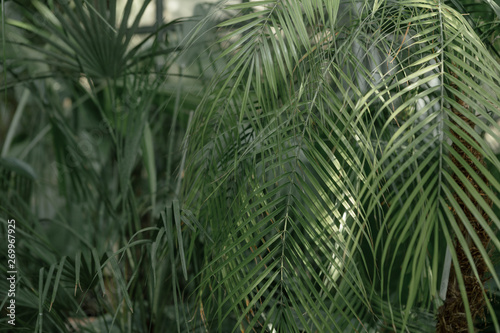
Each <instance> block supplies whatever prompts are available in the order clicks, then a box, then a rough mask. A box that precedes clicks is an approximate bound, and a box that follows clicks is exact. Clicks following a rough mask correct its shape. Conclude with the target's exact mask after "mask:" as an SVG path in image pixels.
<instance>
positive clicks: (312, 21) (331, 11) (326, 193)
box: [184, 0, 500, 332]
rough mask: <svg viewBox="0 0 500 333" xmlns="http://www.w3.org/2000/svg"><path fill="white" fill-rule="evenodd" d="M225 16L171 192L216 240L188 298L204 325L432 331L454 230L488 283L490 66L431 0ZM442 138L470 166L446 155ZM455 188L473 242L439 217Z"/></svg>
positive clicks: (467, 29)
mask: <svg viewBox="0 0 500 333" xmlns="http://www.w3.org/2000/svg"><path fill="white" fill-rule="evenodd" d="M227 10H229V11H234V12H235V13H237V14H235V16H233V18H231V19H229V20H227V21H225V22H224V23H222V24H220V25H219V28H220V30H219V34H220V36H221V38H220V47H221V51H220V56H219V59H221V61H222V63H225V66H224V67H223V69H222V70H220V71H219V72H218V74H217V75H216V77H215V78H214V81H213V83H212V89H211V91H210V92H209V93H208V94H207V95H206V96H205V99H204V100H203V102H202V104H200V106H199V107H198V109H197V112H196V113H195V116H194V119H193V123H194V124H196V126H195V130H193V131H190V132H189V136H188V140H189V155H188V156H190V159H188V161H189V162H188V167H187V171H188V176H187V177H188V178H187V181H186V183H185V185H186V186H185V192H184V195H185V200H186V202H187V204H188V205H189V206H190V207H196V210H195V215H197V216H199V219H200V222H201V223H202V224H203V225H204V226H205V228H206V229H207V230H210V234H211V237H212V238H213V239H214V240H215V243H214V245H213V246H212V245H211V246H210V247H209V248H208V250H206V251H205V254H206V258H205V260H206V265H207V266H206V267H205V269H204V271H203V284H202V285H201V286H200V296H199V301H200V304H201V305H200V306H202V309H203V310H204V314H205V317H206V323H207V325H208V326H209V328H208V331H225V330H224V329H223V327H224V325H227V324H229V325H232V326H233V327H232V329H230V331H239V330H241V331H245V332H250V331H262V332H265V331H269V332H302V331H307V332H355V331H356V332H357V331H363V332H364V331H367V332H377V331H393V330H394V331H398V332H399V331H408V332H433V331H435V317H436V315H437V310H438V308H439V306H440V305H441V304H442V299H441V297H440V292H441V293H443V292H444V294H445V295H446V287H447V280H446V279H444V282H445V284H444V290H440V289H441V288H443V287H441V277H442V275H443V273H444V272H449V270H450V266H449V264H446V263H445V253H446V250H447V249H449V251H450V253H451V258H452V263H453V267H457V266H458V264H459V263H458V259H457V256H456V251H455V249H454V243H453V241H454V239H455V237H457V239H458V240H459V243H460V244H461V245H467V244H468V243H467V242H469V241H470V242H471V244H473V245H474V248H475V249H477V251H479V252H480V253H481V256H482V257H483V258H484V260H485V263H486V266H487V267H488V269H489V271H490V273H491V278H492V281H493V282H494V284H495V285H496V286H498V284H499V283H500V280H499V279H498V276H497V273H496V271H495V262H493V261H492V260H491V259H490V256H489V253H490V252H495V253H496V252H497V251H498V249H499V248H500V242H499V239H498V237H497V232H496V231H497V228H498V226H500V220H499V219H498V214H497V213H498V209H499V208H500V201H499V200H498V193H499V191H500V182H499V179H498V175H497V174H496V173H492V172H490V171H489V170H496V169H498V168H499V167H500V161H499V159H498V156H497V155H495V153H494V152H493V151H492V150H491V148H490V146H489V144H488V142H487V141H486V140H485V139H484V133H489V134H491V135H492V136H493V137H494V138H495V139H496V140H498V139H499V137H498V134H493V131H494V130H495V131H498V129H499V125H498V124H497V122H496V120H497V119H498V118H500V101H499V99H498V96H500V88H499V82H500V67H499V65H498V59H497V58H495V57H494V55H492V54H491V53H490V51H489V50H488V49H487V47H485V45H484V44H483V42H482V41H481V38H480V37H479V36H478V35H477V33H476V32H475V31H474V29H473V28H472V27H471V25H470V24H469V23H468V22H467V21H466V19H465V18H464V16H463V15H462V14H461V13H460V12H457V11H456V10H455V9H453V8H452V7H450V6H448V5H447V4H445V3H444V2H443V1H438V0H436V1H434V0H418V1H417V0H415V1H414V0H406V1H396V0H387V1H314V0H304V1H256V2H245V3H242V4H237V5H232V6H229V7H228V8H227ZM458 100H460V101H463V102H465V103H466V105H467V107H465V106H464V105H465V104H461V103H459V102H458ZM452 108H453V109H454V110H458V113H459V114H462V115H466V117H467V118H468V119H469V120H470V121H471V122H472V123H473V124H474V125H475V126H474V127H475V128H472V127H468V126H466V125H465V124H464V121H463V120H461V119H460V118H458V116H457V115H456V114H455V113H454V112H453V110H452ZM454 132H455V133H459V135H460V136H461V137H463V138H466V141H467V144H468V145H470V146H472V147H474V148H475V150H477V151H478V152H480V154H481V156H482V157H483V158H484V160H485V161H486V162H487V166H485V165H483V164H481V161H480V160H479V159H478V158H477V157H472V156H470V159H471V162H470V161H465V160H464V159H463V158H461V157H459V156H457V154H456V152H455V151H454V150H453V148H452V145H453V144H455V145H460V142H458V141H457V138H456V137H455V136H454V134H453V133H454ZM497 133H498V132H497ZM462 149H464V148H462ZM452 158H454V159H457V160H458V163H459V164H460V169H467V168H469V169H470V168H471V166H470V165H469V164H468V163H472V164H473V166H474V167H476V168H478V169H479V170H480V172H481V173H482V174H483V175H484V177H485V178H486V179H487V181H488V183H489V185H488V184H487V183H486V182H484V181H480V180H479V177H477V176H475V177H476V181H477V182H478V184H479V185H478V189H479V191H480V192H483V193H486V196H487V197H489V198H491V200H492V201H493V207H492V208H490V207H488V204H487V203H486V201H485V200H484V199H483V198H482V197H481V196H480V195H479V193H477V192H476V191H475V190H474V189H473V188H472V189H471V187H472V185H468V186H469V187H468V188H467V190H468V191H471V192H470V193H472V194H471V198H470V200H468V199H467V195H468V194H466V193H467V192H465V189H462V188H461V187H460V186H459V185H458V184H457V183H456V181H455V180H454V179H453V178H452V176H453V175H454V174H456V173H457V172H458V173H457V174H461V172H460V171H459V169H458V168H459V167H458V166H457V165H456V164H455V163H454V162H453V161H452ZM469 169H467V170H469ZM469 172H470V171H469ZM460 177H462V178H464V177H465V176H460ZM463 181H464V183H466V184H469V182H468V181H467V180H466V179H465V180H463ZM454 194H456V195H457V196H458V197H460V198H462V200H464V202H465V206H466V207H467V208H468V209H469V210H470V211H471V212H472V214H473V215H474V216H475V218H476V219H477V223H479V225H480V226H481V227H482V228H484V230H485V232H486V233H487V234H488V236H489V237H491V243H490V244H491V245H490V246H488V247H486V248H485V247H484V246H483V245H482V244H481V242H480V241H479V238H478V236H477V234H476V233H475V230H474V228H473V227H472V225H471V222H470V221H469V219H468V218H467V217H466V216H465V214H459V217H458V219H457V220H456V219H455V217H454V216H453V214H452V213H451V211H450V208H451V209H452V210H454V211H461V208H460V206H458V203H457V201H456V199H455V198H454ZM473 201H476V202H478V206H477V207H476V205H475V204H474V203H473ZM481 210H484V211H486V212H487V216H488V219H485V218H484V216H482V215H481ZM490 222H491V224H490ZM462 224H463V225H464V226H465V228H466V229H467V230H468V231H469V237H470V239H469V240H466V239H465V238H464V237H463V236H462V234H461V233H460V232H459V226H460V225H462ZM466 248H467V249H468V248H469V247H466ZM465 252H466V254H467V256H468V258H469V260H470V262H471V265H472V266H473V267H476V263H474V261H473V259H472V258H473V256H472V254H471V251H470V250H466V251H465ZM452 269H453V268H452ZM455 271H456V273H457V275H458V283H459V285H460V288H461V289H462V290H463V291H464V282H463V276H462V273H461V272H460V271H459V270H455ZM476 274H477V272H476ZM482 292H483V293H486V292H487V291H486V290H485V289H484V288H483V290H482ZM461 296H462V298H463V299H464V302H465V304H466V306H465V308H466V312H467V318H468V330H469V331H471V332H472V331H473V325H474V324H473V322H472V319H471V318H472V315H471V312H470V309H468V306H467V304H468V303H467V298H466V297H465V294H464V292H462V294H461ZM487 304H488V307H489V309H490V313H491V315H492V318H491V323H492V325H494V327H495V328H496V329H497V330H498V327H499V326H498V322H497V319H496V317H495V316H494V312H493V311H491V310H492V306H491V304H490V301H489V300H487Z"/></svg>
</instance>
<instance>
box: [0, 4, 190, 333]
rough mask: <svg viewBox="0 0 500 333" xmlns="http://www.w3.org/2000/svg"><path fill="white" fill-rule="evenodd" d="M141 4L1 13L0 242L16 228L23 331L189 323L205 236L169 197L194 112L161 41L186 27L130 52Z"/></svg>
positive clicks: (170, 48) (172, 54) (32, 7)
mask: <svg viewBox="0 0 500 333" xmlns="http://www.w3.org/2000/svg"><path fill="white" fill-rule="evenodd" d="M149 3H150V1H144V3H141V5H140V6H139V9H138V11H137V14H132V13H134V11H133V10H132V7H133V6H136V5H137V3H136V2H135V3H134V1H132V0H130V1H124V2H123V5H124V7H123V8H122V9H121V10H120V9H119V8H118V7H119V6H118V4H117V1H107V0H102V1H71V2H70V1H48V2H42V1H33V2H31V3H30V4H29V5H26V6H24V5H23V4H22V3H18V2H8V3H7V4H5V6H2V10H5V11H6V12H7V15H6V18H5V19H4V20H3V21H2V22H3V25H2V27H3V29H2V36H3V38H2V44H3V45H5V48H4V50H5V53H4V55H3V59H2V69H3V71H2V72H3V73H5V75H3V77H2V91H3V92H4V93H5V94H2V100H3V101H4V103H2V108H3V109H2V116H5V124H6V125H9V127H8V128H7V127H5V128H4V127H3V125H2V128H1V129H0V134H1V137H2V139H4V138H5V141H3V142H2V157H1V159H0V207H1V208H0V211H1V216H2V217H1V218H0V222H1V229H0V230H1V232H0V237H1V238H2V239H6V238H7V235H6V230H7V221H8V220H11V219H15V221H16V243H15V246H16V264H17V271H18V274H17V278H18V284H17V288H16V297H15V300H16V328H17V329H19V330H20V331H28V332H68V331H74V330H76V331H82V332H83V331H85V332H146V331H147V332H165V331H168V330H169V329H170V328H171V327H175V326H177V327H178V328H179V329H183V330H184V329H185V327H186V322H187V321H188V320H189V319H190V318H191V317H192V313H191V312H192V311H193V308H194V302H192V301H191V302H189V301H188V300H185V299H184V297H185V296H184V293H189V292H192V291H193V290H194V285H193V284H190V285H189V284H188V280H189V281H191V280H192V279H193V277H194V276H195V275H196V272H197V269H198V267H199V265H200V263H199V260H200V258H199V256H200V255H199V253H198V252H196V251H195V249H196V248H198V247H199V246H198V245H199V239H198V231H197V230H198V228H199V226H200V225H199V223H198V222H196V219H195V218H194V216H193V214H192V213H190V211H189V210H187V209H186V208H184V207H182V206H181V205H180V204H179V202H178V201H177V200H176V198H175V194H176V188H177V187H179V185H178V184H177V183H178V180H177V178H178V175H180V174H182V172H181V171H180V170H179V164H180V162H181V160H182V152H181V150H180V149H179V148H178V146H179V144H180V142H181V140H182V137H183V136H184V131H185V129H186V127H187V122H188V119H189V110H190V109H193V106H195V105H197V104H198V98H197V97H196V96H195V95H193V94H191V93H188V92H187V89H186V88H185V87H184V86H183V85H182V84H180V83H181V81H180V80H179V79H176V77H174V78H172V76H170V74H176V73H175V68H174V69H172V65H174V64H175V62H176V59H177V57H178V55H179V51H180V48H179V47H178V46H177V44H178V43H177V42H176V39H175V36H174V37H171V38H170V39H169V40H167V39H165V38H164V36H165V35H167V34H172V31H173V30H172V29H173V28H175V27H176V25H177V24H179V23H181V22H182V21H181V20H178V21H175V22H170V23H168V24H165V25H162V26H160V27H159V28H158V29H157V31H155V32H153V33H151V34H148V35H147V36H143V38H142V39H140V38H139V41H137V38H138V34H137V33H138V28H139V26H138V24H139V21H140V19H141V16H142V15H143V13H144V12H145V9H146V6H147V5H148V4H149ZM3 13H4V12H3ZM120 13H121V14H120ZM179 38H180V37H179ZM181 75H182V74H181ZM178 76H179V75H178ZM185 80H188V79H185ZM181 101H184V102H185V103H184V104H182V103H180V102H181ZM166 129H167V130H166ZM165 143H166V144H165ZM167 156H168V158H167ZM167 172H168V174H167ZM179 178H180V177H179ZM179 181H180V179H179ZM177 192H178V190H177ZM172 202H173V208H172ZM167 207H168V209H169V211H171V212H172V211H173V217H172V216H169V217H167V218H166V219H164V220H162V219H161V217H160V213H161V212H163V211H165V209H167ZM186 226H188V227H189V228H188V229H187V230H186ZM172 228H173V230H176V234H172V232H171V230H172ZM167 230H168V232H167ZM2 244H6V243H4V242H2ZM1 252H2V254H0V259H1V260H2V261H3V262H7V249H6V248H4V247H2V251H1ZM6 270H7V268H6V267H5V266H2V271H3V272H4V273H5V271H6ZM165 285H168V286H169V287H168V288H165V287H164V286H165ZM0 288H3V289H2V290H8V281H6V280H5V279H3V280H2V281H1V282H0ZM7 301H9V298H8V297H7V295H4V294H2V298H1V299H0V303H2V309H4V305H5V302H7ZM4 314H5V312H4V311H3V310H2V316H1V318H0V331H2V332H10V331H11V330H12V329H13V327H12V326H11V325H9V324H7V320H8V319H9V318H8V317H7V316H6V315H4Z"/></svg>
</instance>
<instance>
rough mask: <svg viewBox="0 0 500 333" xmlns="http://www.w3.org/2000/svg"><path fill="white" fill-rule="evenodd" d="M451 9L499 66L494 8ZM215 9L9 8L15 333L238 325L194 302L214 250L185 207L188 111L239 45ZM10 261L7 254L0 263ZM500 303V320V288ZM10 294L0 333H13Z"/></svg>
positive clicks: (99, 0)
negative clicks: (464, 20)
mask: <svg viewBox="0 0 500 333" xmlns="http://www.w3.org/2000/svg"><path fill="white" fill-rule="evenodd" d="M239 2H240V1H233V2H232V3H239ZM241 2H242V3H245V2H247V1H241ZM160 3H161V4H160ZM195 3H196V4H195ZM447 3H448V4H449V5H450V6H452V7H454V8H456V9H457V10H458V11H460V12H462V13H464V15H466V18H467V20H468V21H469V22H470V23H471V25H472V26H473V28H474V29H475V30H476V31H477V34H478V35H479V36H480V37H481V39H482V41H483V42H484V43H485V45H486V46H487V47H488V48H490V50H491V51H492V53H493V54H495V56H496V60H497V61H499V60H500V58H499V52H500V39H499V32H500V30H499V20H498V17H499V12H498V10H497V9H496V8H498V7H495V6H491V5H488V4H487V3H486V2H482V1H473V0H470V1H462V0H449V1H448V2H447ZM221 8H222V5H220V4H215V3H205V2H203V3H202V2H201V1H189V5H188V2H186V1H182V0H179V1H173V0H164V1H153V0H151V1H149V0H145V1H134V0H122V1H115V0H92V1H90V0H44V1H42V0H40V1H38V0H33V1H28V0H15V1H9V0H3V1H2V8H1V10H2V13H1V14H2V22H1V27H0V28H1V49H2V52H1V53H2V54H1V68H2V71H1V73H2V75H1V77H0V82H1V83H2V84H1V100H2V102H1V103H0V140H1V141H0V143H1V144H0V147H1V155H0V222H1V224H2V228H1V229H0V237H1V239H2V240H3V239H6V224H7V220H8V219H15V220H16V228H17V229H16V260H17V262H16V264H17V270H18V284H17V293H16V329H17V330H19V331H26V332H173V331H179V332H198V331H200V332H206V331H216V330H217V331H223V332H230V331H232V330H233V328H234V327H235V325H237V324H238V322H239V318H238V315H237V314H236V313H234V314H231V315H228V316H227V317H225V318H222V316H223V314H225V313H231V310H234V309H233V308H234V307H235V305H230V304H225V305H223V306H222V307H221V308H220V309H219V310H218V311H215V312H212V313H211V314H213V317H208V318H207V317H206V316H205V312H204V309H203V307H200V303H198V302H197V301H198V300H199V298H198V297H200V295H201V294H202V291H206V290H200V289H199V286H200V285H201V286H208V284H207V283H206V281H203V280H202V275H200V273H202V271H203V269H205V268H206V267H205V264H206V260H207V253H208V252H210V251H211V249H215V248H216V247H214V245H213V244H214V240H213V239H212V238H211V234H212V231H213V230H211V229H210V228H209V227H207V225H208V224H205V223H203V221H199V219H200V216H197V214H195V213H194V209H195V208H196V207H189V206H186V205H185V202H184V198H183V197H182V196H181V194H182V191H181V189H182V187H183V186H184V185H183V179H184V174H185V172H186V170H185V169H186V149H187V148H188V146H189V138H186V137H185V133H186V132H187V130H188V128H190V127H191V130H193V127H194V130H196V126H198V125H197V123H193V119H195V118H196V117H195V116H194V111H195V110H196V109H197V108H198V106H199V105H200V103H201V102H202V98H203V96H209V95H206V94H207V93H209V92H210V90H211V89H213V86H211V82H212V81H211V80H212V78H213V76H214V75H215V74H217V73H219V72H220V71H221V69H224V68H225V66H226V63H225V62H224V60H223V59H224V58H220V57H219V55H221V54H225V53H224V52H225V50H227V49H228V47H230V44H229V43H227V39H226V43H224V42H222V43H216V41H217V40H219V39H220V38H222V37H224V36H226V35H227V33H228V31H229V30H228V29H225V28H224V27H217V24H218V23H220V22H222V21H224V20H228V19H230V18H232V17H233V16H234V15H236V14H237V13H236V11H234V10H222V9H221ZM181 10H184V11H182V12H181ZM251 10H252V9H251V8H250V7H249V8H248V9H246V10H244V11H245V13H247V14H248V13H249V12H250V11H251ZM181 16H182V17H184V18H179V17H181ZM188 16H193V17H191V18H187V17H188ZM226 54H227V53H226ZM496 172H497V174H498V171H496ZM185 191H187V192H189V188H188V189H187V190H185ZM199 200H204V199H203V198H199ZM215 241H217V240H215ZM0 243H1V244H6V243H5V242H3V241H1V242H0ZM207 249H208V250H207ZM6 253H7V251H6V248H5V246H3V245H2V250H1V251H0V261H1V262H2V263H6V262H7V259H6ZM498 261H499V260H498V259H495V263H496V265H497V266H496V267H499V266H498V265H499V263H498ZM1 267H2V268H1V270H2V275H5V271H6V270H7V269H6V267H5V265H4V264H2V265H1ZM499 271H500V269H499ZM207 288H209V287H207ZM7 289H8V288H7V281H6V280H5V279H1V280H0V290H7ZM218 292H219V297H223V295H222V294H220V293H221V291H218ZM490 294H491V296H492V297H493V301H492V303H493V304H494V306H495V308H494V309H495V311H498V312H499V314H500V302H498V301H497V300H496V298H497V296H498V290H497V289H496V287H494V286H493V285H492V286H491V289H490ZM1 295H2V299H0V303H1V304H0V305H1V308H2V312H1V314H2V315H1V317H0V332H10V331H11V330H12V327H11V326H10V325H8V324H7V320H8V318H7V316H6V314H5V312H4V309H5V304H6V301H7V300H8V299H7V297H6V296H4V294H3V293H2V294H1ZM211 298H212V300H214V298H215V296H214V295H211ZM219 301H220V300H219ZM247 301H248V300H247ZM214 302H215V300H214ZM485 326H488V325H487V324H485ZM215 327H217V328H215ZM488 327H489V326H488ZM263 330H264V328H263ZM304 330H307V329H306V328H304Z"/></svg>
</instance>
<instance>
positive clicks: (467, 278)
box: [437, 73, 492, 333]
mask: <svg viewBox="0 0 500 333" xmlns="http://www.w3.org/2000/svg"><path fill="white" fill-rule="evenodd" d="M451 74H452V75H453V76H454V77H455V78H456V77H457V76H456V75H455V74H454V73H451ZM451 86H452V87H453V88H454V89H457V90H458V88H457V86H456V85H454V84H451ZM455 101H456V102H457V103H459V104H460V105H461V106H463V107H464V108H465V109H466V110H467V111H468V112H467V114H463V113H461V112H459V111H457V110H456V109H455V108H453V107H452V108H451V110H452V112H453V113H454V114H455V115H457V116H458V117H460V119H462V120H463V121H464V122H465V123H466V124H467V126H469V127H471V128H472V129H471V128H466V129H463V130H464V131H465V132H470V131H471V130H473V128H474V122H473V121H472V120H471V119H472V117H475V116H476V115H475V113H474V111H473V110H469V106H468V105H467V104H466V103H465V102H464V101H462V100H461V99H460V98H458V97H457V96H455ZM454 124H455V125H457V124H456V123H455V122H454ZM457 126H459V125H457ZM451 133H452V134H453V135H454V136H455V137H456V138H457V139H458V140H459V141H460V143H461V144H462V145H463V146H464V147H466V148H467V150H468V152H470V153H471V154H472V155H473V156H474V157H475V158H476V159H477V160H478V161H479V163H481V164H482V165H485V162H484V158H483V156H482V155H481V154H480V153H479V152H478V151H477V150H476V149H475V148H474V147H472V146H471V145H470V144H469V143H467V141H466V140H465V139H464V138H463V137H461V136H460V133H455V132H454V131H451ZM470 139H472V138H470ZM470 139H469V140H470ZM472 140H473V139H472ZM474 141H475V140H474ZM452 149H453V150H455V151H456V152H457V153H458V155H460V156H461V157H462V158H463V159H464V160H465V161H466V162H467V164H469V166H470V167H471V168H472V170H474V172H475V173H476V174H477V175H479V176H480V177H481V179H482V180H483V181H484V182H485V183H486V184H488V182H487V180H486V178H485V177H484V175H482V173H481V172H480V171H479V169H478V167H477V166H476V165H475V163H474V161H473V160H471V158H469V156H468V155H467V153H466V152H465V151H462V149H460V147H458V146H457V145H456V144H453V145H452ZM450 157H451V159H452V161H453V163H454V164H455V165H456V166H457V168H458V169H459V170H460V172H461V173H462V174H463V175H465V177H466V178H467V180H468V181H469V182H470V183H471V184H472V185H473V186H474V189H475V191H477V192H478V193H479V194H480V195H481V197H482V199H483V200H484V201H485V202H486V203H487V204H488V205H490V207H491V204H492V201H491V199H490V198H489V197H487V195H486V194H485V193H484V191H483V190H482V189H481V187H480V186H479V185H478V184H477V183H476V182H475V181H474V179H473V178H472V177H471V175H470V173H469V172H467V170H465V168H463V167H462V166H461V163H460V162H459V161H457V160H456V158H455V157H453V156H450ZM453 179H454V180H455V182H456V183H457V184H458V185H459V186H460V188H462V190H463V191H464V192H465V193H466V194H467V196H468V197H469V199H470V200H471V201H472V203H473V204H474V205H475V206H476V207H477V208H478V210H479V212H480V213H481V214H482V216H483V218H484V219H485V220H486V221H488V222H490V219H489V217H488V215H487V213H486V212H484V211H483V210H482V209H481V208H480V206H479V205H478V203H477V201H476V200H475V199H474V198H473V196H472V195H471V194H470V192H469V191H468V190H467V189H466V188H465V186H464V184H463V182H462V181H461V180H460V179H459V177H458V176H457V174H455V175H453ZM454 200H456V201H457V202H458V204H459V205H460V207H461V209H462V211H463V212H464V214H465V216H466V217H467V219H468V220H469V222H470V224H471V225H472V227H473V228H474V230H475V233H476V234H477V235H478V236H479V239H480V240H481V243H482V244H483V246H484V247H485V248H486V247H487V246H488V243H489V241H490V238H489V237H488V235H487V234H486V232H485V231H484V229H483V228H482V227H481V225H480V224H479V223H478V221H477V219H476V218H475V217H474V216H473V215H472V213H471V212H470V211H469V209H467V207H466V206H465V205H464V203H463V201H462V200H461V199H460V198H459V197H458V196H457V195H456V194H455V195H454ZM453 215H454V216H455V220H456V222H457V223H458V225H459V227H460V230H461V232H462V234H463V235H464V237H465V239H466V240H467V245H468V247H469V251H470V253H471V255H472V257H473V259H474V263H475V266H476V268H477V271H478V273H479V278H480V280H478V279H477V278H476V276H475V275H474V272H473V270H472V268H471V264H470V262H469V259H467V256H466V255H465V252H464V249H463V248H462V247H461V246H460V244H459V242H458V240H457V239H456V238H455V244H454V246H455V251H456V253H457V257H458V262H459V264H460V271H461V272H462V275H463V279H464V283H465V289H466V291H467V299H468V301H469V308H470V311H471V314H472V319H473V320H476V319H477V318H481V319H484V307H485V304H486V303H485V299H484V296H483V291H482V286H483V284H484V282H486V280H487V278H486V277H485V275H486V272H487V267H486V264H485V262H484V259H483V257H482V255H481V253H480V252H479V250H478V249H477V247H476V245H475V244H474V242H473V241H472V239H471V237H470V236H469V233H468V232H467V230H466V229H465V227H464V226H463V224H462V223H461V222H460V218H459V217H458V214H457V213H456V211H453ZM437 332H438V333H445V332H446V333H448V332H450V333H451V332H453V333H458V332H467V317H466V314H465V308H464V303H463V300H462V296H461V294H460V289H459V285H458V281H457V277H456V274H455V271H454V268H453V267H452V269H451V272H450V279H449V284H448V291H447V293H446V301H445V303H444V305H443V306H441V308H439V313H438V324H437Z"/></svg>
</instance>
